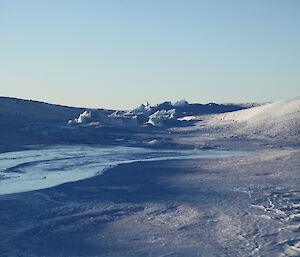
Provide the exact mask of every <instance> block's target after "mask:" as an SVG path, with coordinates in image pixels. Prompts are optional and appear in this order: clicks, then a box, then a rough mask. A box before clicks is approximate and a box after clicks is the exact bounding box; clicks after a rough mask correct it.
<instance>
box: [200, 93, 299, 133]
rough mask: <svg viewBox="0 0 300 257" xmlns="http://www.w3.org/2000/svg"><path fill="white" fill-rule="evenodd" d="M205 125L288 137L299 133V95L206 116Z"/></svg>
mask: <svg viewBox="0 0 300 257" xmlns="http://www.w3.org/2000/svg"><path fill="white" fill-rule="evenodd" d="M205 122H206V125H208V126H209V127H223V128H224V130H226V129H228V130H229V131H234V132H236V133H237V134H246V135H255V134H257V135H264V136H271V137H288V136H297V135H299V134H300V97H296V98H293V99H289V100H284V101H279V102H274V103H269V104H265V105H262V106H258V107H254V108H250V109H245V110H241V111H236V112H229V113H224V114H218V115H213V116H207V119H206V121H205Z"/></svg>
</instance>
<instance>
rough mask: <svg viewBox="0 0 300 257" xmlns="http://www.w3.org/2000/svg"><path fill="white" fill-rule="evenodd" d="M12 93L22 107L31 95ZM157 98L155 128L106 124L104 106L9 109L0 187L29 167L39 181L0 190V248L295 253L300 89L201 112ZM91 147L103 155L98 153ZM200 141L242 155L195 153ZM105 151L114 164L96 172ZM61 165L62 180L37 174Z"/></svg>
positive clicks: (12, 256)
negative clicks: (160, 112) (276, 98)
mask: <svg viewBox="0 0 300 257" xmlns="http://www.w3.org/2000/svg"><path fill="white" fill-rule="evenodd" d="M10 101H11V100H7V101H6V102H5V106H7V105H8V104H10ZM15 101H16V100H13V101H12V102H13V103H14V105H13V106H14V107H15V108H16V109H17V107H16V106H17V105H16V104H15ZM17 102H18V101H17ZM19 104H20V105H21V106H23V105H27V104H28V106H27V107H26V108H27V110H28V112H30V111H31V110H35V108H33V107H35V106H38V103H28V102H23V101H21V102H20V103H19ZM161 106H163V108H165V107H167V108H169V109H175V114H174V115H173V116H172V122H171V123H169V122H166V123H165V122H163V124H162V125H164V126H165V127H155V126H154V127H153V126H150V125H147V124H146V125H145V124H139V125H137V126H135V127H134V126H130V127H124V123H120V124H122V126H121V127H120V126H119V125H113V124H112V123H110V124H109V125H106V124H105V121H107V120H106V119H103V120H101V119H100V118H101V117H103V116H105V115H106V116H107V115H111V114H112V113H113V112H112V111H103V110H99V111H97V112H99V113H101V115H98V116H97V118H99V117H100V118H99V120H96V121H95V120H92V121H91V122H90V123H85V124H71V125H66V124H67V121H68V120H75V119H76V118H78V116H79V115H80V113H83V112H84V111H85V110H82V109H80V110H78V109H68V108H64V107H59V108H58V107H57V108H56V107H53V106H50V107H51V108H50V107H49V106H48V105H42V107H43V108H41V111H42V110H43V113H44V114H45V115H46V116H45V117H48V118H49V119H50V118H51V117H52V116H51V115H53V118H51V119H50V120H49V119H47V120H31V121H30V122H27V120H28V117H29V116H30V115H28V112H27V113H26V115H28V116H26V119H24V120H26V121H24V122H23V121H22V122H20V117H19V116H18V118H19V120H18V122H17V121H16V119H15V117H16V115H15V114H13V113H10V117H9V118H7V119H6V120H5V121H6V123H3V124H6V125H5V126H2V127H1V128H0V129H1V131H2V133H1V134H0V135H1V142H2V145H1V148H0V149H1V151H2V152H3V153H2V154H1V155H0V158H2V159H1V160H0V165H1V172H2V173H5V174H4V175H3V177H2V179H3V180H2V181H1V187H2V188H5V187H6V183H7V188H8V185H9V181H14V180H15V181H17V182H18V176H20V177H19V178H20V180H19V182H20V181H23V179H22V176H25V175H26V174H32V175H34V176H37V178H38V179H39V180H38V183H37V184H40V185H38V186H39V188H40V189H39V190H33V191H27V192H20V193H12V194H2V195H0V206H1V208H0V239H1V240H0V256H1V257H41V256H43V257H79V256H80V257H144V256H147V257H148V256H149V257H150V256H157V257H167V256H168V257H175V256H177V257H186V256H191V257H194V256H203V257H225V256H226V257H248V256H249V257H250V256H254V257H265V256H272V257H273V256H276V257H284V256H286V257H287V256H300V186H299V185H300V127H299V119H300V117H299V113H300V98H299V97H298V98H294V99H290V100H285V101H281V102H277V103H270V104H265V105H261V106H257V107H254V108H250V109H246V110H239V111H236V112H233V111H234V110H232V109H231V112H228V113H226V112H223V113H221V114H216V113H215V114H214V113H207V112H208V111H207V109H206V110H205V112H206V113H204V114H205V115H203V113H202V109H201V108H204V107H205V108H210V106H212V107H213V108H215V107H216V106H215V105H213V104H212V105H205V106H195V105H193V106H190V105H185V106H184V108H187V109H180V110H179V111H180V115H181V116H180V115H179V116H176V115H177V114H176V106H175V105H171V104H170V103H169V102H167V103H163V104H162V105H160V106H156V107H155V108H152V109H153V111H155V112H157V109H158V107H159V108H162V107H161ZM5 108H6V107H5ZM26 108H25V106H23V108H22V109H26ZM180 108H183V107H180ZM189 108H190V109H189ZM195 108H200V109H201V110H200V109H197V111H195ZM217 108H218V113H220V112H221V111H220V108H221V109H222V108H223V106H222V105H217ZM230 108H232V106H231V107H230ZM236 108H237V109H238V107H236ZM52 109H54V110H56V111H57V113H58V114H59V117H58V116H57V114H55V115H54V114H53V112H52V111H51V110H52ZM140 109H142V111H144V109H145V110H146V111H149V110H150V109H151V108H148V107H147V108H140ZM9 110H10V111H11V112H12V111H13V110H14V108H10V109H9ZM209 110H211V109H209ZM0 113H1V101H0ZM17 113H19V112H17ZM32 113H33V114H34V111H33V112H32ZM49 113H50V114H51V115H50V114H49ZM114 113H115V112H114ZM182 114H184V115H185V114H186V116H184V115H182ZM124 115H125V116H124ZM135 115H136V114H135V113H132V112H131V113H130V112H129V113H122V112H121V113H120V114H119V113H115V115H114V117H117V118H118V117H119V116H120V118H121V119H122V122H123V121H124V120H125V121H126V120H128V119H131V118H134V119H135V120H138V118H137V117H136V116H135ZM139 115H140V116H139V118H141V122H144V121H146V122H147V117H148V116H146V118H145V115H144V113H140V114H139ZM143 115H144V116H143ZM147 115H148V114H147ZM151 115H152V114H151ZM11 116H12V117H11ZM38 116H43V115H41V114H40V113H39V115H38ZM106 116H105V117H106ZM1 117H3V115H2V116H1ZM1 117H0V118H1ZM30 117H36V116H35V115H31V116H30ZM124 117H125V118H124ZM174 117H175V118H176V119H177V120H178V123H173V121H174ZM167 118H168V117H163V121H166V119H167ZM108 120H109V121H110V119H108ZM167 121H168V120H167ZM20 124H22V126H20ZM115 124H117V123H115ZM4 132H5V133H4ZM12 138H14V139H15V140H14V141H13V140H12ZM16 139H17V140H16ZM59 143H60V144H59ZM29 144H31V145H35V146H34V147H36V145H40V146H39V147H40V148H39V149H38V151H36V152H34V151H35V150H34V149H32V146H28V145H29ZM58 144H59V145H60V146H59V147H57V146H55V145H58ZM79 144H80V146H79ZM62 146H63V147H62ZM45 147H46V148H48V149H45ZM72 147H74V148H73V150H72ZM98 147H101V148H99V149H105V148H106V152H105V151H104V153H105V154H106V153H107V154H108V155H105V154H104V156H105V158H103V159H102V160H99V159H98V157H97V156H99V155H100V153H101V154H103V150H101V151H100V150H99V152H97V151H98V150H96V149H98ZM148 147H150V148H151V149H148ZM18 149H19V150H24V149H25V151H19V152H16V150H18ZM113 149H119V150H113ZM125 149H126V151H125V153H124V152H122V151H123V150H125ZM128 149H132V150H129V151H128ZM135 149H138V150H135ZM141 149H148V150H141ZM192 149H197V150H192ZM201 149H212V150H220V151H221V152H224V151H223V150H234V151H240V150H243V151H245V150H246V151H252V154H247V155H240V154H239V155H235V156H230V155H229V156H222V155H219V156H208V157H203V156H202V157H203V158H198V156H197V154H199V151H200V153H201ZM8 151H10V152H8ZM32 151H33V152H32ZM113 151H116V152H115V153H117V154H116V155H112V156H111V158H110V157H109V154H111V153H112V152H113ZM197 151H198V153H197ZM129 152H130V153H129ZM212 152H213V151H212ZM174 153H176V154H175V155H176V156H174ZM185 153H187V154H185ZM192 153H194V154H192ZM228 153H229V152H228ZM47 154H48V155H47ZM63 155H64V156H65V157H66V158H65V157H62V156H63ZM116 156H118V161H120V162H117V163H118V165H116V166H114V167H110V168H109V169H108V170H106V171H105V172H103V173H102V174H101V171H102V170H103V168H104V167H107V166H106V164H107V165H108V163H111V162H113V163H114V162H115V161H116ZM120 156H121V158H120ZM189 156H190V157H193V158H189ZM170 158H171V159H170ZM134 160H135V161H134ZM145 160H147V161H145ZM123 161H124V162H123ZM122 162H123V163H122ZM72 163H73V164H76V165H75V166H73V165H72ZM27 164H28V165H27ZM103 164H105V165H104V166H103ZM64 168H66V169H64ZM85 168H88V169H89V168H90V170H91V173H89V175H88V178H85V179H84V177H81V175H82V174H81V172H82V171H85ZM71 170H72V172H71V176H70V177H72V176H74V177H72V179H70V177H69V179H67V180H63V179H62V178H60V179H61V180H60V181H58V182H59V183H57V185H54V184H52V185H47V186H45V185H43V181H51V180H48V179H47V177H48V176H49V174H51V173H52V174H59V172H62V173H61V174H64V173H63V172H66V173H65V174H64V176H63V177H66V178H67V177H68V176H66V175H68V174H69V173H68V171H71ZM53 171H54V173H53ZM58 171H59V172H58ZM31 172H32V173H31ZM97 172H100V173H99V174H96V173H97ZM75 174H77V175H75ZM79 174H80V175H79ZM95 174H96V176H95ZM77 176H79V177H77ZM5 177H6V179H5ZM23 178H24V177H23ZM78 179H80V180H78ZM70 180H77V181H70ZM67 181H69V182H67ZM65 182H66V183H65ZM48 186H51V187H48ZM45 187H47V188H45ZM42 188H44V189H42ZM32 189H33V188H32ZM4 191H5V190H4ZM20 191H24V190H23V189H22V190H20ZM4 193H5V192H4ZM6 193H8V192H6Z"/></svg>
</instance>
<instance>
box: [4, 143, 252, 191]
mask: <svg viewBox="0 0 300 257" xmlns="http://www.w3.org/2000/svg"><path fill="white" fill-rule="evenodd" d="M245 154H246V152H241V151H220V150H196V149H195V150H159V149H150V148H138V147H124V146H112V147H94V146H55V147H47V148H42V149H34V150H25V151H19V152H8V153H2V154H0V195H4V194H12V193H20V192H26V191H32V190H38V189H43V188H49V187H53V186H56V185H59V184H63V183H66V182H71V181H77V180H81V179H86V178H89V177H92V176H95V175H99V174H102V173H103V172H104V170H105V169H107V168H109V167H111V166H115V165H118V164H122V163H131V162H135V161H157V160H172V159H189V158H201V157H217V156H240V155H245Z"/></svg>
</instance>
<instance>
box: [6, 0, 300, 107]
mask: <svg viewBox="0 0 300 257" xmlns="http://www.w3.org/2000/svg"><path fill="white" fill-rule="evenodd" d="M299 13H300V1H298V0H36V1H33V0H26V1H24V0H20V1H16V0H0V95H2V96H12V97H19V98H25V99H34V100H42V101H47V102H51V103H58V104H64V105H71V106H84V107H99V108H100V107H105V108H119V109H128V108H132V107H135V106H137V105H139V104H141V103H143V102H146V101H149V102H150V103H151V104H155V103H158V102H162V101H166V100H170V101H174V100H179V99H186V100H188V101H189V102H199V103H207V102H219V103H221V102H262V101H276V100H280V99H285V98H292V97H294V96H299V95H300V15H299Z"/></svg>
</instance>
